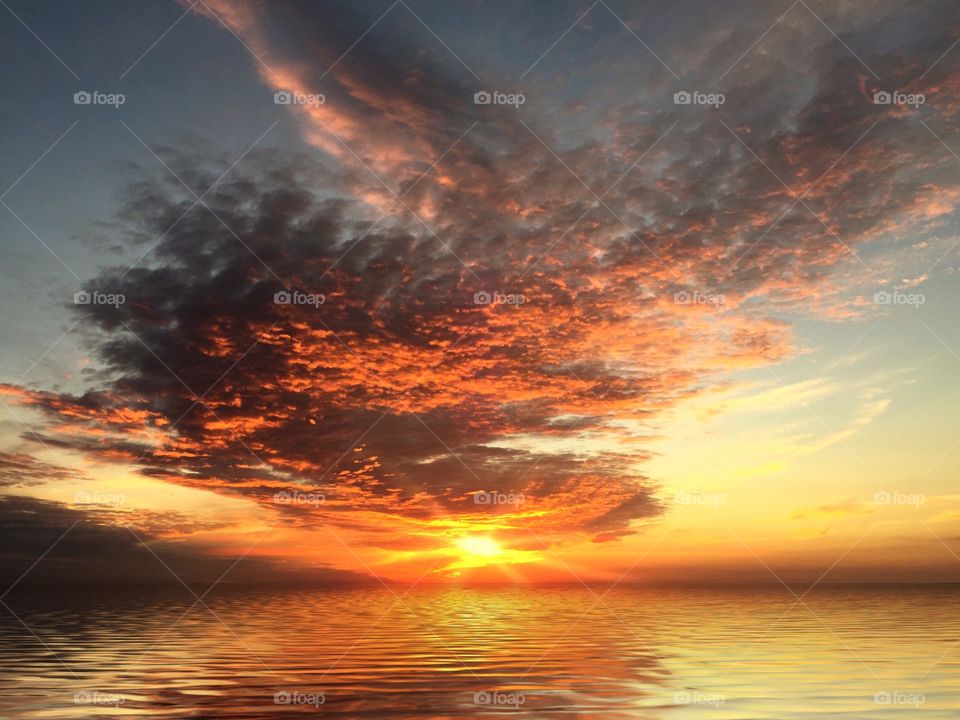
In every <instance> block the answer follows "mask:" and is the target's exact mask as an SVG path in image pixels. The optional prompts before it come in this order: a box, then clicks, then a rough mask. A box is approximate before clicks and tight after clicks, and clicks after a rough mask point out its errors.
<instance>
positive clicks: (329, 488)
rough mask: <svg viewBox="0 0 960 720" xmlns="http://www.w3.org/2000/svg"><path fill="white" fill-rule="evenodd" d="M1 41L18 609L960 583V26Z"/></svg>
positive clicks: (392, 10) (1, 455)
mask: <svg viewBox="0 0 960 720" xmlns="http://www.w3.org/2000/svg"><path fill="white" fill-rule="evenodd" d="M0 4H2V5H3V7H2V8H0V15H2V16H3V22H2V23H0V53H2V62H3V64H4V66H5V67H7V68H9V69H10V72H8V74H7V75H8V77H7V85H6V86H7V92H6V94H5V95H4V96H3V97H2V98H0V109H2V114H0V124H2V129H3V132H2V133H0V152H2V156H3V158H4V163H3V165H2V169H0V200H2V207H0V238H2V241H3V248H4V253H3V262H2V267H0V273H2V278H3V282H2V284H0V293H2V296H0V297H2V313H0V368H2V376H0V418H2V420H0V486H2V487H0V490H2V493H3V494H2V497H0V527H2V530H0V538H2V546H0V552H2V557H3V560H4V562H3V565H4V568H5V575H9V579H11V580H15V579H16V578H17V577H19V576H20V575H21V574H22V573H24V572H25V571H27V570H28V569H30V572H29V576H28V577H29V579H30V580H34V581H69V582H83V581H89V580H100V579H109V580H114V581H125V580H126V581H131V582H140V581H144V582H146V581H148V580H149V581H153V580H172V579H173V577H172V573H175V574H176V575H177V576H179V577H182V578H184V579H185V580H187V581H192V580H194V579H197V580H199V579H205V578H209V579H211V580H212V579H216V578H217V577H219V576H221V574H222V573H224V572H226V571H229V572H228V574H227V575H226V576H225V577H224V581H225V582H229V581H237V582H239V581H274V580H298V581H316V582H354V581H369V580H370V579H372V578H380V579H382V580H383V581H386V582H389V581H397V582H406V583H410V582H422V583H435V582H441V583H447V582H491V581H511V582H512V581H517V582H578V581H584V582H606V583H612V582H618V581H619V582H624V583H631V582H661V581H682V582H771V583H776V582H778V581H784V582H788V583H791V582H798V583H810V582H814V581H817V580H822V581H823V582H848V581H852V582H863V581H866V582H881V581H949V580H957V579H958V578H960V557H958V554H960V509H958V508H960V504H958V500H960V486H958V482H957V481H958V469H960V424H958V422H957V408H958V407H960V383H958V382H957V380H958V378H960V319H958V312H957V307H958V303H960V284H958V280H960V235H958V230H960V224H958V215H957V210H958V206H960V157H958V156H960V132H958V119H960V45H958V43H960V12H958V8H957V6H956V3H954V2H950V1H949V0H943V1H942V2H940V1H930V2H912V3H902V2H883V1H876V2H873V1H864V2H857V3H836V2H816V1H813V0H798V1H797V2H795V3H793V4H791V3H790V2H769V3H737V2H708V1H707V0H703V1H700V2H679V3H664V2H649V3H639V2H623V1H621V0H598V2H595V3H592V4H591V2H549V3H548V2H530V3H514V2H506V1H504V2H478V1H470V0H465V1H464V2H444V3H437V2H435V3H431V2H426V1H424V0H397V2H390V1H389V0H388V1H385V2H377V1H371V2H363V3H356V2H322V3H317V2H293V1H290V2H286V1H284V2H269V3H267V2H257V1H255V0H197V1H196V2H194V1H193V0H183V1H182V2H181V3H179V4H178V3H176V2H149V3H148V2H143V3H130V2H121V1H120V0H117V1H115V2H101V3H98V4H87V3H71V2H63V3H60V4H59V5H58V4H57V3H45V4H43V5H42V6H40V5H36V4H34V3H31V2H27V1H26V0H4V2H3V3H0ZM105 38H106V40H105ZM78 92H81V93H82V92H87V93H91V94H92V95H94V96H95V97H96V96H97V94H99V98H100V101H99V103H98V101H97V100H96V99H95V100H94V101H93V102H91V103H90V104H82V103H81V104H77V103H76V102H75V94H76V93H78ZM277 93H281V94H280V95H277ZM477 93H494V94H495V95H494V101H493V102H491V103H489V104H483V103H482V102H481V103H478V102H477V100H478V99H479V100H482V99H484V97H485V96H484V95H482V94H481V95H480V96H479V97H478V96H477ZM677 93H680V95H677ZM684 93H689V94H690V97H693V100H692V101H691V102H690V103H684V102H683V98H684V97H686V96H685V95H684ZM878 93H881V95H880V96H879V97H880V98H882V97H883V95H882V93H891V97H892V98H893V99H892V101H891V102H890V103H888V104H886V103H884V102H883V100H882V99H880V100H878V95H877V94H878ZM116 94H122V104H121V103H120V102H114V103H113V104H110V102H108V101H106V100H105V98H107V97H110V96H114V95H116ZM894 94H896V95H894ZM291 97H292V98H293V101H292V102H290V103H284V102H282V101H283V100H284V99H289V98H291ZM708 97H712V98H714V100H713V102H712V103H711V102H707V101H706V98H708ZM911 98H912V99H913V100H912V101H911ZM511 99H512V103H511ZM278 100H279V102H278ZM498 101H502V102H498ZM81 292H86V293H89V296H88V297H92V298H94V300H93V301H92V302H90V303H88V304H83V303H77V302H75V294H76V293H81ZM284 292H287V293H291V294H292V295H291V296H292V297H293V302H292V303H290V304H283V303H282V302H277V301H276V298H277V293H284ZM120 296H122V302H121V301H120V300H118V299H117V298H118V297H120ZM280 297H283V296H282V295H281V296H280ZM109 298H114V301H110V300H109ZM490 300H492V301H490ZM68 530H69V531H68ZM66 531H68V532H66ZM51 546H53V549H52V550H51V549H50V548H51ZM48 550H49V554H48V555H44V553H45V552H47V551H48ZM41 556H43V560H42V561H41V562H39V563H37V564H36V566H34V567H32V568H31V566H32V564H33V563H34V562H35V561H36V560H37V559H38V558H40V557H41ZM241 557H242V558H243V559H242V560H241V561H240V562H238V563H236V564H234V563H235V561H236V560H237V559H238V558H241ZM164 564H166V565H168V566H169V569H170V572H168V570H167V569H166V568H164Z"/></svg>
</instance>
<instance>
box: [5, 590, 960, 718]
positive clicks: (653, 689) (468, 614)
mask: <svg viewBox="0 0 960 720" xmlns="http://www.w3.org/2000/svg"><path fill="white" fill-rule="evenodd" d="M602 591H603V589H602V588H595V589H594V592H595V593H596V595H599V594H600V593H602ZM397 593H398V594H401V593H402V590H400V589H398V590H397ZM596 595H594V594H593V592H591V591H590V590H588V589H586V588H572V587H549V588H535V589H534V588H488V589H446V588H444V589H415V590H413V591H412V592H410V593H409V594H408V595H407V596H406V597H403V598H402V601H398V600H397V598H396V597H394V596H393V595H392V594H391V593H390V592H388V591H387V590H385V589H382V588H381V589H378V590H373V589H350V590H289V589H286V590H280V589H271V590H258V591H252V590H230V591H219V590H218V591H215V592H214V593H213V594H212V595H210V596H209V597H208V598H207V599H206V601H205V602H206V603H207V604H208V606H209V608H210V609H209V610H208V609H206V608H204V607H203V606H197V607H195V608H194V609H193V610H191V611H189V612H187V610H188V608H189V607H190V605H191V604H192V598H191V597H190V596H189V595H188V594H187V593H186V591H185V590H184V591H182V592H173V591H164V592H159V591H158V592H153V593H152V594H150V595H143V596H136V595H130V594H122V595H117V594H115V593H114V594H108V595H101V596H99V597H96V596H87V595H83V594H77V593H64V592H60V593H42V594H37V593H29V594H28V593H16V594H13V595H10V596H8V597H7V598H6V599H5V602H7V603H8V604H9V606H10V608H11V609H12V610H13V611H14V612H16V614H17V615H19V616H20V618H22V620H23V621H24V622H25V623H26V625H28V626H29V627H30V629H31V630H32V631H33V632H34V633H36V636H37V637H34V636H33V635H31V633H30V632H29V631H28V630H27V629H26V628H25V627H24V626H23V625H22V624H21V623H20V622H18V621H17V620H16V619H15V618H14V617H13V615H12V614H10V612H8V611H7V610H6V609H4V608H3V607H2V606H0V623H2V624H0V648H2V655H0V717H3V718H72V717H83V718H99V717H105V718H106V717H135V718H136V717H149V718H154V717H156V718H187V717H190V718H282V717H302V716H303V715H307V716H315V717H320V716H336V717H357V718H360V717H364V718H401V717H403V718H472V717H491V716H494V715H498V716H507V717H510V716H513V717H527V718H531V717H536V718H655V719H656V718H665V719H666V718H669V719H672V720H685V719H686V718H717V719H718V720H723V719H730V718H777V719H778V720H785V719H789V718H886V717H890V718H901V717H925V718H952V719H955V718H957V717H960V672H958V670H960V667H958V663H960V648H957V647H954V643H957V642H960V619H958V612H957V608H958V605H957V600H958V598H960V592H958V591H957V590H956V589H949V588H927V589H917V588H913V589H904V588H900V589H894V588H883V589H865V588H857V589H837V588H827V589H817V590H816V591H815V592H814V593H813V594H811V595H810V596H808V597H807V599H806V603H807V605H808V606H809V609H807V608H805V607H804V606H802V605H800V606H795V607H793V609H790V606H791V605H792V604H793V603H794V599H793V598H792V597H791V596H790V595H788V594H787V593H786V591H785V590H783V589H779V590H774V589H703V588H699V589H663V588H656V589H651V588H644V589H636V588H617V589H615V590H614V591H613V592H611V593H610V594H609V595H607V596H606V598H604V600H603V601H602V602H599V603H598V604H595V603H597V599H596ZM591 606H593V608H592V609H591ZM184 613H186V614H184ZM584 613H586V615H584ZM38 638H39V639H38ZM41 641H42V642H41ZM45 646H46V647H45ZM278 693H279V695H278Z"/></svg>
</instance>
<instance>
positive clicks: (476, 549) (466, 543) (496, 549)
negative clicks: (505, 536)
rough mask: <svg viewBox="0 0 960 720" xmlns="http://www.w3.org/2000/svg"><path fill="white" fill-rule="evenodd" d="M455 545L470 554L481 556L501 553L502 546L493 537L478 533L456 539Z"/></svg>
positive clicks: (492, 555) (493, 555)
mask: <svg viewBox="0 0 960 720" xmlns="http://www.w3.org/2000/svg"><path fill="white" fill-rule="evenodd" d="M457 546H458V547H459V548H460V549H461V550H464V551H465V552H467V553H470V554H471V555H482V556H483V557H495V556H497V555H502V554H503V552H504V550H503V547H502V546H501V545H500V543H498V542H497V541H496V540H494V539H493V538H488V537H482V536H479V535H467V536H465V537H462V538H460V539H459V540H457Z"/></svg>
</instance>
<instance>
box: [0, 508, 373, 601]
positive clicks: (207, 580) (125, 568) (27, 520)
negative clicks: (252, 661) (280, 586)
mask: <svg viewBox="0 0 960 720" xmlns="http://www.w3.org/2000/svg"><path fill="white" fill-rule="evenodd" d="M145 520H146V522H145ZM128 522H129V523H130V525H129V528H128V527H127V526H126V525H127V523H128ZM163 527H167V528H169V527H177V528H180V529H183V528H184V527H185V523H184V519H183V518H181V517H178V516H176V514H169V515H161V514H157V515H155V516H153V517H149V518H144V517H143V516H141V517H139V518H136V519H134V518H131V517H129V516H128V517H125V518H118V517H115V516H113V515H111V513H109V512H106V513H102V512H99V511H97V512H91V511H81V510H78V509H76V508H71V507H67V506H65V505H62V504H60V503H55V502H50V501H47V500H38V499H36V498H30V497H21V496H16V495H13V496H10V495H8V496H4V497H0V558H2V559H3V563H2V567H3V570H2V573H0V575H2V581H3V583H4V587H9V586H11V585H13V584H14V583H16V585H17V587H20V588H25V587H29V586H31V585H37V584H61V583H69V584H83V585H86V584H89V585H102V584H110V585H127V584H129V585H142V584H168V585H179V584H180V583H181V582H184V583H186V584H187V585H188V586H190V587H192V588H193V590H194V592H196V593H198V594H199V593H201V592H202V591H204V590H205V589H206V588H207V587H209V586H210V585H211V584H212V583H214V582H216V581H218V580H220V579H221V578H222V582H224V583H227V584H230V583H237V582H278V583H279V582H310V583H320V584H323V583H337V584H342V583H350V582H353V583H357V582H371V581H372V579H371V578H369V577H365V576H363V575H361V574H356V573H351V572H347V571H342V570H336V569H333V568H324V567H322V566H314V567H313V568H303V567H299V568H296V569H287V568H284V567H283V566H282V565H280V564H279V563H278V562H273V561H271V560H265V559H261V558H251V557H246V558H244V561H243V562H242V563H237V564H235V560H236V558H235V557H226V556H218V555H217V554H216V553H213V552H210V551H209V550H208V549H205V548H202V547H199V546H191V545H190V544H187V543H182V542H180V543H176V542H169V541H165V540H163V539H158V538H157V536H156V534H157V533H159V532H161V531H162V528H163ZM38 560H39V562H38ZM164 565H166V567H164Z"/></svg>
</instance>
